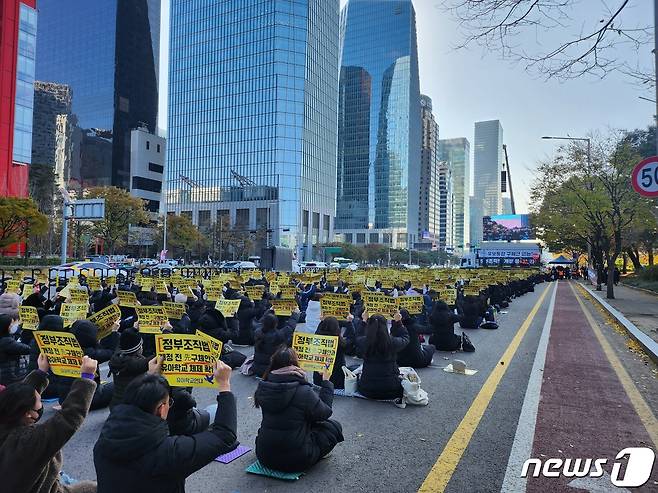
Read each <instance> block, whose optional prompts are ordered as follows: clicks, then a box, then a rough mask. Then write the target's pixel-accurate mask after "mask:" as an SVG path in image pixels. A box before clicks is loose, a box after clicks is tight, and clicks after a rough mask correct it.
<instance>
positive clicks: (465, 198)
mask: <svg viewBox="0 0 658 493" xmlns="http://www.w3.org/2000/svg"><path fill="white" fill-rule="evenodd" d="M470 155H471V145H470V143H469V142H468V139H465V138H457V139H441V140H439V160H441V161H445V162H446V163H448V166H449V167H450V169H451V170H452V193H453V197H454V200H453V212H452V226H453V234H454V248H455V251H456V252H459V253H461V252H463V251H464V250H466V249H467V248H468V245H469V243H470V197H469V195H470V188H471V158H470Z"/></svg>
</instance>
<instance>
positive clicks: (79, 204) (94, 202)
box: [60, 189, 105, 264]
mask: <svg viewBox="0 0 658 493" xmlns="http://www.w3.org/2000/svg"><path fill="white" fill-rule="evenodd" d="M60 192H61V194H62V197H63V199H64V204H63V205H62V243H61V250H62V251H61V255H60V259H61V261H62V264H65V263H66V251H67V250H68V220H69V219H77V220H79V221H102V220H103V219H105V199H83V200H73V199H71V197H70V196H69V194H68V192H67V191H66V190H64V189H60Z"/></svg>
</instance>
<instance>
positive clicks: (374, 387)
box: [356, 312, 409, 399]
mask: <svg viewBox="0 0 658 493" xmlns="http://www.w3.org/2000/svg"><path fill="white" fill-rule="evenodd" d="M363 317H364V318H365V319H366V323H365V326H364V329H365V330H364V334H365V335H363V336H359V337H357V340H356V344H357V347H358V351H359V353H360V354H362V355H363V370H362V372H361V377H360V378H359V383H358V389H359V392H360V393H361V394H363V395H364V396H366V397H368V398H370V399H396V398H398V397H402V384H401V383H400V369H399V368H398V365H397V354H398V353H399V352H400V351H402V349H404V348H405V347H406V345H407V344H409V334H408V333H407V329H406V328H405V327H404V325H402V322H401V320H402V316H401V315H400V313H399V312H398V313H396V314H395V317H394V319H393V323H392V324H391V333H390V334H389V332H388V326H387V323H386V319H385V318H384V317H383V316H381V315H374V316H372V317H370V318H368V314H367V313H366V312H364V314H363ZM362 327H363V326H362Z"/></svg>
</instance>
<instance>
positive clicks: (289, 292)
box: [279, 286, 297, 300]
mask: <svg viewBox="0 0 658 493" xmlns="http://www.w3.org/2000/svg"><path fill="white" fill-rule="evenodd" d="M279 292H280V293H281V299H283V300H294V299H295V296H296V295H297V288H295V287H293V286H285V287H282V288H281V289H280V291H279Z"/></svg>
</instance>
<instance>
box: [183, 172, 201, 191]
mask: <svg viewBox="0 0 658 493" xmlns="http://www.w3.org/2000/svg"><path fill="white" fill-rule="evenodd" d="M178 176H179V178H180V180H181V181H182V182H183V183H185V184H186V185H187V186H188V187H190V188H201V185H199V184H198V183H197V182H195V181H194V180H193V179H192V178H189V177H187V176H183V175H178Z"/></svg>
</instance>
